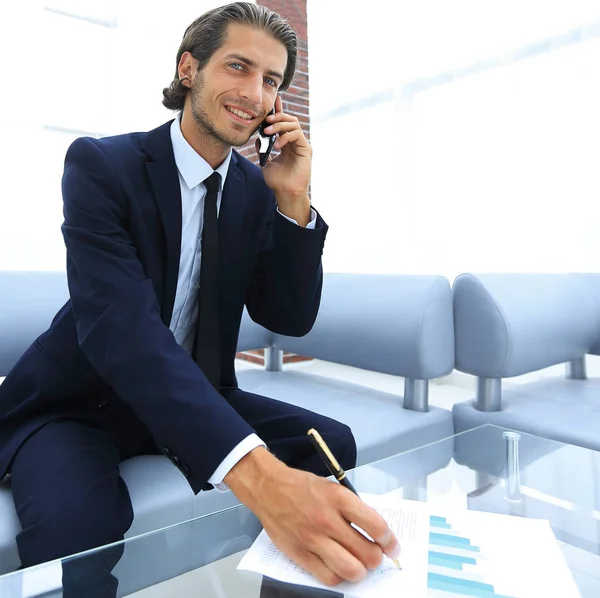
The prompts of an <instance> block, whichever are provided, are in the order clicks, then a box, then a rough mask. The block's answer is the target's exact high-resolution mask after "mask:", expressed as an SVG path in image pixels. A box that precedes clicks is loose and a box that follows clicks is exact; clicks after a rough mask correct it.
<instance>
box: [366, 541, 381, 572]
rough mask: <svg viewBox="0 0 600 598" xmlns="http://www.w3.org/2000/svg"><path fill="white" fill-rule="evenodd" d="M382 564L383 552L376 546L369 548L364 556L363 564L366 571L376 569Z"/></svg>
mask: <svg viewBox="0 0 600 598" xmlns="http://www.w3.org/2000/svg"><path fill="white" fill-rule="evenodd" d="M382 562H383V551H382V550H381V549H380V548H379V547H377V546H370V547H369V550H368V552H367V554H366V555H365V559H364V564H365V567H366V568H367V569H377V567H379V566H380V565H381V563H382Z"/></svg>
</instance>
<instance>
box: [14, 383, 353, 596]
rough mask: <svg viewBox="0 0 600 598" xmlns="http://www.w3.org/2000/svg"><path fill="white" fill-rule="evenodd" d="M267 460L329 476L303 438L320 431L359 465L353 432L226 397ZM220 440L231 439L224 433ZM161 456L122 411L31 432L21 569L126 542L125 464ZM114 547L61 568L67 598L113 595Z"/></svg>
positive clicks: (302, 413)
mask: <svg viewBox="0 0 600 598" xmlns="http://www.w3.org/2000/svg"><path fill="white" fill-rule="evenodd" d="M223 396H224V397H225V398H226V400H227V401H228V402H229V403H230V404H231V405H232V406H233V407H234V409H235V410H236V411H237V412H238V413H239V414H240V415H241V416H242V417H243V418H244V419H245V420H246V421H247V422H248V423H249V424H250V425H251V426H252V427H253V428H254V430H255V431H256V432H257V434H258V435H259V436H260V437H261V438H262V439H263V440H264V441H265V443H266V444H267V445H268V447H269V449H270V450H271V452H272V453H273V454H274V455H276V456H277V457H278V458H279V459H281V460H282V461H283V462H285V463H286V464H288V465H290V466H291V467H295V468H298V469H304V470H306V471H311V472H313V473H315V474H317V475H323V476H327V475H329V472H328V471H327V469H326V468H325V466H324V465H323V463H322V461H321V459H320V458H319V457H318V455H317V454H316V452H315V450H314V448H313V446H312V444H311V443H310V440H309V438H308V436H307V435H306V432H307V431H308V430H309V429H310V428H312V427H314V428H316V429H317V430H319V432H320V433H321V435H322V436H323V438H324V439H325V440H326V442H327V443H328V444H329V446H330V448H331V449H332V451H333V453H334V455H336V457H337V458H338V461H340V463H341V465H342V467H343V468H344V469H351V468H353V467H354V466H355V464H356V444H355V442H354V438H353V436H352V432H351V431H350V428H348V426H346V425H344V424H341V423H339V422H337V421H334V420H332V419H330V418H327V417H324V416H322V415H318V414H316V413H313V412H311V411H307V410H305V409H301V408H299V407H295V406H293V405H289V404H287V403H284V402H281V401H276V400H273V399H269V398H266V397H261V396H258V395H255V394H252V393H247V392H244V391H242V390H239V389H232V390H227V391H224V392H223ZM223 433H226V431H225V430H224V431H223ZM158 452H159V451H158V449H157V447H156V445H155V444H154V442H153V441H152V438H151V436H150V435H149V433H148V432H147V430H146V429H145V428H144V427H143V426H142V425H141V423H140V422H139V421H135V422H133V421H131V418H128V419H127V420H125V419H123V418H122V417H121V415H120V414H119V412H118V409H117V410H115V411H113V412H111V411H110V410H108V411H107V415H106V416H105V417H104V418H101V419H98V420H85V421H84V420H73V419H61V420H55V421H53V422H51V423H49V424H47V425H46V426H44V427H43V428H40V429H39V430H38V431H37V432H36V433H35V434H33V435H32V436H31V437H30V438H29V439H28V440H27V441H26V442H25V443H24V444H23V445H22V447H21V448H20V449H19V451H18V453H17V455H16V457H15V459H14V461H13V464H12V467H11V486H12V491H13V496H14V501H15V507H16V510H17V514H18V516H19V519H20V522H21V526H22V531H21V532H20V533H19V534H18V536H17V546H18V550H19V556H20V558H21V563H22V566H23V567H30V566H32V565H36V564H39V563H43V562H47V561H49V560H53V559H58V558H65V557H69V556H70V555H75V554H76V553H79V552H82V551H84V550H89V549H92V548H96V547H99V546H103V545H106V544H110V543H113V542H118V541H120V540H122V539H123V536H124V534H125V532H126V531H127V530H128V529H129V527H130V526H131V523H132V521H133V510H132V507H131V502H130V499H129V493H128V491H127V487H126V485H125V483H124V482H123V480H122V479H121V477H120V476H119V470H118V464H119V462H120V461H122V460H124V459H127V458H129V457H133V456H136V455H142V454H158ZM122 550H123V549H122V547H121V546H117V547H114V548H111V549H110V550H108V551H107V550H104V551H102V552H100V553H98V554H95V555H88V556H86V557H84V558H72V559H66V560H65V561H63V592H64V594H63V595H64V597H65V598H70V597H71V596H73V597H77V598H81V597H88V596H89V597H90V598H92V597H108V596H115V595H116V591H117V585H118V582H117V580H116V579H115V578H114V577H113V576H112V575H111V571H112V569H113V568H114V566H115V565H116V564H117V562H118V561H119V559H120V558H121V556H122Z"/></svg>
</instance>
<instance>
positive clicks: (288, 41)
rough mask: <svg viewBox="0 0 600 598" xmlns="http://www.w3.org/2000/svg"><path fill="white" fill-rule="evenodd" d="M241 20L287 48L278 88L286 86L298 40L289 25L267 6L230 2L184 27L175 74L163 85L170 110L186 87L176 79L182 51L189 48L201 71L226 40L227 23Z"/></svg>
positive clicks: (179, 101)
mask: <svg viewBox="0 0 600 598" xmlns="http://www.w3.org/2000/svg"><path fill="white" fill-rule="evenodd" d="M229 23H240V24H242V25H250V26H251V27H255V28H257V29H260V30H261V31H264V32H265V33H268V34H269V35H271V36H272V37H273V38H274V39H276V40H277V41H279V42H281V43H282V44H283V45H284V46H285V48H286V50H287V65H286V68H285V73H284V76H283V83H282V84H281V87H280V88H279V89H280V90H281V91H284V90H286V89H287V88H288V87H289V85H290V83H291V82H292V79H293V77H294V72H295V71H296V59H297V54H298V41H297V37H296V32H295V31H294V29H293V28H292V26H291V25H290V24H289V23H288V22H287V21H286V20H285V19H284V18H283V17H282V16H280V15H279V14H277V13H276V12H273V11H272V10H270V9H268V8H267V7H266V6H260V5H256V4H252V3H250V2H233V3H232V4H227V5H226V6H219V7H218V8H214V9H213V10H209V11H208V12H206V13H204V14H203V15H202V16H201V17H199V18H197V19H196V20H195V21H194V22H193V23H192V24H191V25H190V26H189V27H188V28H187V29H186V30H185V33H184V35H183V39H182V40H181V45H180V46H179V50H178V51H177V61H176V63H175V77H174V79H173V81H172V82H171V85H169V87H165V88H164V89H163V101H162V103H163V105H164V106H166V107H167V108H169V109H170V110H183V105H184V101H185V96H186V95H187V93H188V91H189V88H188V87H185V85H183V84H182V83H181V82H180V81H179V72H178V70H177V67H178V66H179V61H180V59H181V56H182V55H183V53H184V52H190V53H191V55H192V56H193V57H194V58H195V59H196V60H197V61H198V71H201V70H202V69H203V68H204V67H205V66H206V63H207V62H208V61H209V60H210V58H211V56H212V55H213V54H214V53H215V52H216V51H217V50H218V49H219V48H220V47H221V46H222V45H223V44H224V43H225V37H226V34H227V25H229Z"/></svg>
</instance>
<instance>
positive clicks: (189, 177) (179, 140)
mask: <svg viewBox="0 0 600 598" xmlns="http://www.w3.org/2000/svg"><path fill="white" fill-rule="evenodd" d="M171 142H172V144H173V154H174V156H175V164H176V165H177V172H178V175H179V186H180V188H181V255H180V262H179V275H178V278H177V290H176V292H175V303H174V306H173V316H172V317H171V322H170V324H169V329H170V330H171V332H172V333H173V335H174V336H175V340H176V341H177V343H178V344H179V345H181V347H182V348H183V349H185V350H186V351H187V352H188V353H189V354H191V352H192V346H193V343H194V334H195V331H196V320H197V318H198V288H199V284H200V264H201V258H202V250H201V249H202V246H201V243H200V238H201V233H202V226H203V224H204V198H205V197H206V187H205V186H204V184H202V181H204V180H205V179H207V178H208V177H209V176H210V175H211V174H212V173H213V172H214V171H213V169H212V167H211V166H210V165H209V164H208V162H206V160H204V158H202V157H201V156H200V155H199V154H198V153H197V152H196V151H195V150H194V149H193V148H192V146H191V145H190V144H189V143H188V142H187V141H186V139H185V137H184V136H183V134H182V132H181V116H180V115H179V116H178V117H177V118H176V119H175V120H174V121H173V123H172V125H171ZM230 161H231V150H230V151H229V153H228V154H227V157H226V158H225V160H223V162H222V164H221V165H220V166H219V167H218V168H217V169H216V172H218V173H219V174H220V175H221V179H222V181H223V182H222V185H221V189H223V188H224V187H225V180H226V179H227V171H228V169H229V163H230ZM221 195H222V193H221V192H219V195H218V197H217V215H218V214H219V211H220V207H221ZM278 211H279V210H278ZM281 215H282V216H283V217H284V218H287V219H288V220H290V221H291V222H294V223H295V224H298V223H297V222H296V221H295V220H293V219H292V218H288V217H287V216H285V214H281ZM310 216H311V221H310V222H309V223H308V224H307V226H306V228H315V224H316V219H317V215H316V212H315V211H314V210H313V209H312V208H311V213H310ZM258 446H265V443H264V442H263V441H262V440H261V439H260V438H259V437H258V436H257V435H256V434H250V435H249V436H247V437H246V438H244V440H242V441H241V442H240V443H239V444H238V445H237V446H235V447H234V448H233V450H232V451H231V452H230V453H229V454H228V455H227V456H226V457H225V459H224V460H223V461H222V462H221V464H220V465H219V466H218V467H217V469H216V470H215V471H214V473H213V474H212V476H211V477H210V478H209V479H208V483H209V484H212V485H213V486H215V488H217V489H218V490H222V491H225V490H228V488H227V485H226V484H224V483H223V478H225V476H226V475H227V474H228V473H229V471H230V470H231V469H232V467H233V466H234V465H235V464H236V463H237V462H238V461H239V460H240V459H241V458H242V457H244V456H245V455H246V454H248V453H249V452H250V451H251V450H253V449H255V448H256V447H258Z"/></svg>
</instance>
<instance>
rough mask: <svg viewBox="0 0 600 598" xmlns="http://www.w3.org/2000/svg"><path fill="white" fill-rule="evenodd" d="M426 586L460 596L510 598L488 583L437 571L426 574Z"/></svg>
mask: <svg viewBox="0 0 600 598" xmlns="http://www.w3.org/2000/svg"><path fill="white" fill-rule="evenodd" d="M427 587H428V588H430V589H432V590H441V591H442V592H449V593H451V594H459V595H461V596H474V597H475V598H511V597H510V596H502V595H501V594H496V592H495V591H494V586H493V585H491V584H489V583H482V582H480V581H470V580H468V579H458V578H457V577H451V576H449V575H440V574H438V573H428V574H427Z"/></svg>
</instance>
